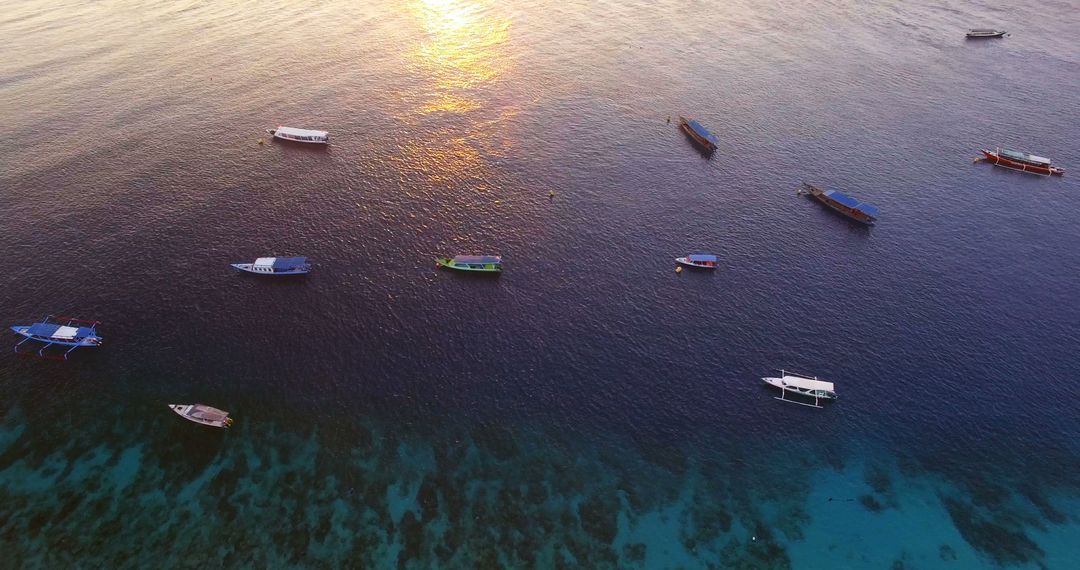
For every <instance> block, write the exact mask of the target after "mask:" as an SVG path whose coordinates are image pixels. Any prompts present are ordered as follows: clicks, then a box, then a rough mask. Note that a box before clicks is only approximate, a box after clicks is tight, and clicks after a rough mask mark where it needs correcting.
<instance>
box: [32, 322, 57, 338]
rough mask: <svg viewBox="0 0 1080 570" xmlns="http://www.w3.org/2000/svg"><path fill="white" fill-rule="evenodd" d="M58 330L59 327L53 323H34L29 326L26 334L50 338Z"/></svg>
mask: <svg viewBox="0 0 1080 570" xmlns="http://www.w3.org/2000/svg"><path fill="white" fill-rule="evenodd" d="M58 330H60V325H56V324H53V323H35V324H32V325H30V328H29V329H27V331H26V333H27V334H31V335H34V336H52V335H53V334H54V333H56V331H58Z"/></svg>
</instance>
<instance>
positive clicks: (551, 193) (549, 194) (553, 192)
mask: <svg viewBox="0 0 1080 570" xmlns="http://www.w3.org/2000/svg"><path fill="white" fill-rule="evenodd" d="M554 197H555V191H554V190H552V191H550V192H548V198H554Z"/></svg>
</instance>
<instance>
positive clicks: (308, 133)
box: [266, 127, 330, 144]
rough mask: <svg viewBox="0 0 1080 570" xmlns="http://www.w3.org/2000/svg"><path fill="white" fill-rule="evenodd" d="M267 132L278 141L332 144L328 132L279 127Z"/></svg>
mask: <svg viewBox="0 0 1080 570" xmlns="http://www.w3.org/2000/svg"><path fill="white" fill-rule="evenodd" d="M266 132H268V133H270V134H272V135H274V138H276V139H281V140H285V141H293V142H301V143H311V144H330V133H328V132H326V131H313V130H309V129H294V128H292V127H278V128H276V129H269V130H267V131H266Z"/></svg>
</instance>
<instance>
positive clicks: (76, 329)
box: [11, 315, 102, 360]
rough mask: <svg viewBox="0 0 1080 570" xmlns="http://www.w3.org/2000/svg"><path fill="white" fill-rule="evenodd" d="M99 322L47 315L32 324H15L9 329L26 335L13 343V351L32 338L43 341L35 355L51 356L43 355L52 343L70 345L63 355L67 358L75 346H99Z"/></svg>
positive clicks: (100, 341) (17, 350) (16, 350)
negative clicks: (43, 344)
mask: <svg viewBox="0 0 1080 570" xmlns="http://www.w3.org/2000/svg"><path fill="white" fill-rule="evenodd" d="M99 324H101V323H100V322H99V321H86V320H82V319H73V318H71V317H54V316H52V315H49V316H47V317H45V318H44V319H43V320H42V321H41V322H37V323H34V324H32V325H15V326H13V327H11V330H13V331H15V334H17V335H20V336H24V337H26V338H24V339H23V340H22V341H20V342H19V344H16V345H15V352H19V347H20V346H22V344H23V343H26V342H30V341H32V340H33V341H37V342H43V343H45V346H42V347H41V349H39V350H38V351H37V355H38V356H40V357H42V358H51V357H47V356H45V349H46V348H49V347H50V346H52V345H54V344H55V345H59V346H70V347H71V348H69V349H68V350H67V352H65V353H64V355H63V359H64V360H67V357H68V355H69V354H71V352H72V351H74V350H75V349H76V348H83V347H87V348H96V347H99V346H101V343H102V338H101V337H100V336H98V334H97V326H98V325H99ZM23 354H28V353H23Z"/></svg>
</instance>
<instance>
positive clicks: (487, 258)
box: [435, 255, 502, 273]
mask: <svg viewBox="0 0 1080 570" xmlns="http://www.w3.org/2000/svg"><path fill="white" fill-rule="evenodd" d="M435 263H437V264H438V265H439V266H440V267H445V268H447V269H456V270H457V271H476V272H481V273H501V272H502V257H500V256H498V255H459V256H457V257H454V258H453V259H451V258H449V257H440V258H438V259H436V260H435Z"/></svg>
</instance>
